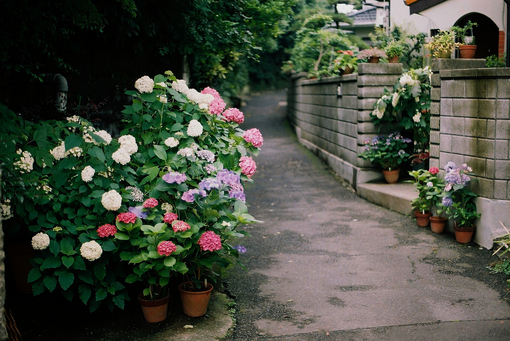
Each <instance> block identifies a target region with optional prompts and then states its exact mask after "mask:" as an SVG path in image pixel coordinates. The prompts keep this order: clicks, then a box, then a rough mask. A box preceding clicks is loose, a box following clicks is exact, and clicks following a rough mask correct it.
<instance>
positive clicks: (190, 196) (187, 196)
mask: <svg viewBox="0 0 510 341" xmlns="http://www.w3.org/2000/svg"><path fill="white" fill-rule="evenodd" d="M195 194H198V189H190V190H189V191H186V192H184V193H182V197H181V199H182V200H184V201H186V202H190V203H191V202H193V201H195Z"/></svg>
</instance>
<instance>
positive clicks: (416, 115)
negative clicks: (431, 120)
mask: <svg viewBox="0 0 510 341" xmlns="http://www.w3.org/2000/svg"><path fill="white" fill-rule="evenodd" d="M420 118H421V112H419V111H418V110H416V114H415V115H414V116H413V121H414V122H416V123H418V122H420Z"/></svg>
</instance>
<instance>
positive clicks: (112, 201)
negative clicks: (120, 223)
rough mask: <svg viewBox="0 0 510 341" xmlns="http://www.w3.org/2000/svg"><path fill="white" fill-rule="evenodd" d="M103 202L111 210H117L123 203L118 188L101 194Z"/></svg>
mask: <svg viewBox="0 0 510 341" xmlns="http://www.w3.org/2000/svg"><path fill="white" fill-rule="evenodd" d="M101 204H103V207H104V208H106V209H107V210H109V211H117V210H118V209H119V208H120V206H121V205H122V197H121V196H120V194H119V193H118V192H117V191H116V190H114V189H112V190H111V191H108V192H105V193H103V195H102V196H101Z"/></svg>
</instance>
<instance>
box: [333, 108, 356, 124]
mask: <svg viewBox="0 0 510 341" xmlns="http://www.w3.org/2000/svg"><path fill="white" fill-rule="evenodd" d="M338 119H339V120H342V121H345V122H350V123H356V122H358V111H357V110H353V109H345V108H341V107H340V108H338Z"/></svg>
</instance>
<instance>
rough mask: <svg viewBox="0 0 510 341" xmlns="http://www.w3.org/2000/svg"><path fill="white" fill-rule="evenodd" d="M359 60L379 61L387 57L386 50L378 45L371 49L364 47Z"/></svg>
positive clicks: (359, 53)
mask: <svg viewBox="0 0 510 341" xmlns="http://www.w3.org/2000/svg"><path fill="white" fill-rule="evenodd" d="M357 57H358V60H359V61H366V62H368V63H379V60H380V59H381V58H387V57H388V56H387V55H386V52H384V51H383V50H381V49H379V48H377V47H371V48H369V49H364V50H361V51H360V52H358V55H357Z"/></svg>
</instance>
